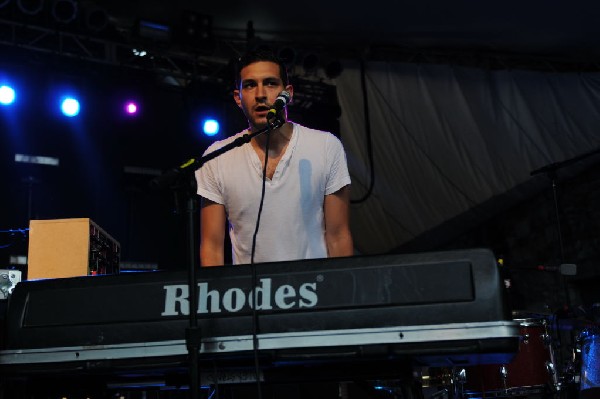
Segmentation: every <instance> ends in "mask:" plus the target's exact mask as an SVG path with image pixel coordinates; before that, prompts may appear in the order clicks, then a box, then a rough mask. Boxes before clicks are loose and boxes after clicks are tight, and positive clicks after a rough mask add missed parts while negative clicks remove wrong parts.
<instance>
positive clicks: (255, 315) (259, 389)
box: [250, 131, 271, 399]
mask: <svg viewBox="0 0 600 399" xmlns="http://www.w3.org/2000/svg"><path fill="white" fill-rule="evenodd" d="M270 139H271V132H270V131H268V132H267V142H266V144H265V164H264V165H263V175H262V188H261V194H260V205H259V207H258V216H257V218H256V228H255V229H254V235H253V236H252V252H251V256H250V268H251V271H252V287H251V291H250V292H252V293H253V295H251V297H252V296H254V300H253V301H252V304H253V306H252V352H253V354H254V371H255V374H256V391H257V394H258V399H262V386H261V383H260V362H259V359H258V312H257V311H256V305H257V302H258V301H257V295H256V286H257V285H258V278H257V276H256V265H255V264H254V253H255V252H256V237H257V235H258V228H259V226H260V216H261V214H262V210H263V204H264V201H265V189H266V184H267V163H268V161H269V141H270Z"/></svg>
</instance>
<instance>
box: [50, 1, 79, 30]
mask: <svg viewBox="0 0 600 399" xmlns="http://www.w3.org/2000/svg"><path fill="white" fill-rule="evenodd" d="M51 13H52V17H53V18H54V20H55V21H56V22H58V23H61V24H69V23H71V22H73V21H74V20H75V18H77V3H76V2H75V1H74V0H54V2H53V3H52V10H51Z"/></svg>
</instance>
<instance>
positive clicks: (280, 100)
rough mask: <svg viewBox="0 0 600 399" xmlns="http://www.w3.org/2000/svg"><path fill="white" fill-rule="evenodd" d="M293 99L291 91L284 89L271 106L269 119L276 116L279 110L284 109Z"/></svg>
mask: <svg viewBox="0 0 600 399" xmlns="http://www.w3.org/2000/svg"><path fill="white" fill-rule="evenodd" d="M291 99H292V96H291V95H290V93H289V92H287V91H285V90H283V91H282V92H281V93H279V95H278V96H277V98H276V99H275V102H274V103H273V105H272V106H271V109H270V110H269V112H268V113H267V119H271V118H274V117H275V116H277V114H278V113H279V111H281V110H282V109H284V108H285V106H286V105H288V104H289V102H290V100H291Z"/></svg>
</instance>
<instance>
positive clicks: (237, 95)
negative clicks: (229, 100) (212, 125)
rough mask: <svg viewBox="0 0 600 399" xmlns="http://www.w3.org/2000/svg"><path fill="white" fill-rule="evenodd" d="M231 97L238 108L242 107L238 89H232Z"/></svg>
mask: <svg viewBox="0 0 600 399" xmlns="http://www.w3.org/2000/svg"><path fill="white" fill-rule="evenodd" d="M233 99H234V101H235V103H236V104H237V106H238V107H239V108H242V99H241V97H240V91H239V90H237V89H235V90H234V91H233Z"/></svg>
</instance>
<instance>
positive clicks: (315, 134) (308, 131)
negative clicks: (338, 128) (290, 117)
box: [294, 122, 339, 141]
mask: <svg viewBox="0 0 600 399" xmlns="http://www.w3.org/2000/svg"><path fill="white" fill-rule="evenodd" d="M294 126H295V128H296V129H297V132H298V134H299V135H300V136H301V137H302V136H305V137H310V138H312V139H314V140H322V141H327V140H332V139H333V140H339V139H338V138H337V137H336V136H335V135H334V134H333V133H331V132H328V131H325V130H319V129H314V128H310V127H306V126H303V125H300V124H298V123H296V122H294Z"/></svg>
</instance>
